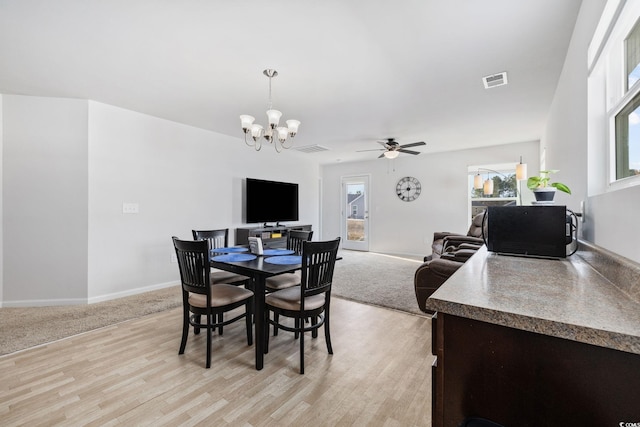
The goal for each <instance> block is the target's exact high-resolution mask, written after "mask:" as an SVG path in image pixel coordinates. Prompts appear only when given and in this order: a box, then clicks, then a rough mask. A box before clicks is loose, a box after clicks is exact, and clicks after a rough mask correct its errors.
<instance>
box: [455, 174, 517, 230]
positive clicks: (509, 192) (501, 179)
mask: <svg viewBox="0 0 640 427" xmlns="http://www.w3.org/2000/svg"><path fill="white" fill-rule="evenodd" d="M468 171H469V174H468V178H467V180H468V185H469V199H470V200H469V201H470V205H471V218H473V217H474V216H475V215H477V214H479V213H482V212H483V211H484V210H485V209H486V208H487V206H504V205H517V204H518V181H517V180H516V172H515V163H513V164H508V165H504V164H501V165H483V166H470V167H469V169H468ZM478 176H479V177H480V178H477V177H478ZM476 181H481V183H482V186H480V185H476V184H480V182H476Z"/></svg>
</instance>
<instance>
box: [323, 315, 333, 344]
mask: <svg viewBox="0 0 640 427" xmlns="http://www.w3.org/2000/svg"><path fill="white" fill-rule="evenodd" d="M324 339H325V341H326V342H327V351H328V352H329V354H333V347H332V346H331V332H330V331H329V307H326V309H325V312H324Z"/></svg>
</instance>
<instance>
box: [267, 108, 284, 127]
mask: <svg viewBox="0 0 640 427" xmlns="http://www.w3.org/2000/svg"><path fill="white" fill-rule="evenodd" d="M267 117H268V118H269V126H270V127H271V129H275V128H276V127H278V123H279V122H280V117H282V113H281V112H280V111H278V110H267Z"/></svg>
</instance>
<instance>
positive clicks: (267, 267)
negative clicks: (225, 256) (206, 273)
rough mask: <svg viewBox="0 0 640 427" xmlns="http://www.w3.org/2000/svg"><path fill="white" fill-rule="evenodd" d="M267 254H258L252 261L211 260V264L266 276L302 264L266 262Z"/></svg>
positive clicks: (215, 266) (216, 266)
mask: <svg viewBox="0 0 640 427" xmlns="http://www.w3.org/2000/svg"><path fill="white" fill-rule="evenodd" d="M266 258H268V257H267V256H261V255H257V256H256V259H254V260H251V261H215V260H214V259H211V260H210V265H211V266H212V267H214V268H220V267H222V266H225V269H228V268H229V267H235V268H234V270H235V271H238V272H242V271H244V272H245V273H246V272H248V271H250V272H252V273H255V274H260V275H264V276H275V275H278V274H282V273H288V272H291V271H295V270H299V269H300V268H301V267H302V264H301V263H300V264H284V265H283V264H271V263H268V262H265V259H266Z"/></svg>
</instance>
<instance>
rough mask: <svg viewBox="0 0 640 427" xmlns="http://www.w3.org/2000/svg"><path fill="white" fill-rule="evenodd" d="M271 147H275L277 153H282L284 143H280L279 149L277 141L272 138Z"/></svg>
mask: <svg viewBox="0 0 640 427" xmlns="http://www.w3.org/2000/svg"><path fill="white" fill-rule="evenodd" d="M273 147H274V148H275V149H276V152H277V153H282V149H283V148H284V145H282V143H280V149H279V150H278V141H277V140H274V141H273Z"/></svg>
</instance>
